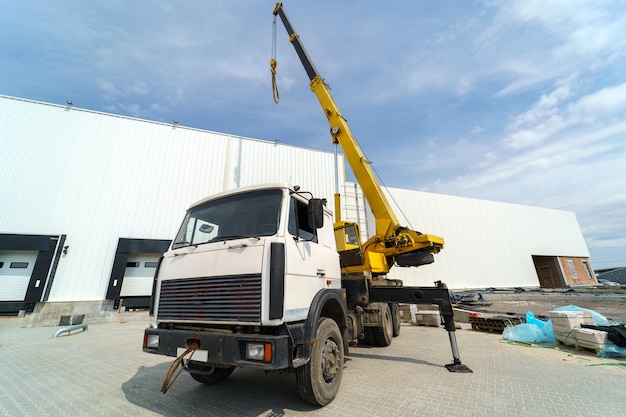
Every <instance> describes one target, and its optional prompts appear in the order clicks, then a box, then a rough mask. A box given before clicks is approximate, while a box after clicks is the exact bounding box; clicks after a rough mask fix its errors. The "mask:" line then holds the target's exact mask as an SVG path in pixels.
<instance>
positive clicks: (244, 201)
mask: <svg viewBox="0 0 626 417" xmlns="http://www.w3.org/2000/svg"><path fill="white" fill-rule="evenodd" d="M282 198H283V192H282V190H280V189H273V190H260V191H251V192H247V193H242V194H235V195H231V196H228V197H223V198H220V199H217V200H213V201H209V202H207V203H205V204H202V205H200V206H197V207H194V208H192V209H190V210H189V211H188V212H187V215H186V216H185V219H184V220H183V224H182V225H181V227H180V230H179V231H178V234H177V235H176V239H175V240H174V244H173V245H172V249H178V248H182V247H185V246H197V245H202V244H204V243H209V242H216V241H222V240H230V239H238V238H243V237H259V236H271V235H274V234H276V232H277V231H278V224H279V221H280V207H281V202H282Z"/></svg>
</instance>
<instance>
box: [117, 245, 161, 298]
mask: <svg viewBox="0 0 626 417" xmlns="http://www.w3.org/2000/svg"><path fill="white" fill-rule="evenodd" d="M159 257H160V255H155V254H152V253H151V254H130V255H128V262H127V263H126V271H125V272H124V280H123V281H122V288H121V290H120V297H122V298H123V297H150V296H151V294H152V281H153V278H154V273H155V271H156V267H157V263H158V262H159Z"/></svg>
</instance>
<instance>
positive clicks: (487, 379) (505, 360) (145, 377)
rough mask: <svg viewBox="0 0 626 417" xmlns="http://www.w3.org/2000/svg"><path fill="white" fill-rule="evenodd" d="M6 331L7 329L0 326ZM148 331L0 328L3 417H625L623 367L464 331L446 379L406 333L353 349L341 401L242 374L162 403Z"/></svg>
mask: <svg viewBox="0 0 626 417" xmlns="http://www.w3.org/2000/svg"><path fill="white" fill-rule="evenodd" d="M0 320H1V319H0ZM147 324H148V323H147V322H144V323H137V322H134V323H116V324H98V325H89V329H88V330H87V331H85V332H82V333H81V332H79V333H74V334H72V335H70V336H65V335H64V336H60V337H58V338H52V335H53V334H54V332H55V331H56V330H57V329H56V328H50V327H44V328H42V327H39V328H11V327H8V328H6V327H3V326H1V325H0V416H68V417H75V416H176V417H178V416H272V417H276V416H331V417H332V416H359V417H360V416H398V417H400V416H438V417H439V416H454V417H482V416H557V417H558V416H568V417H569V416H582V417H587V416H588V417H597V416H607V417H618V416H619V417H623V416H624V415H626V411H625V410H626V366H624V365H626V361H625V360H623V359H608V358H599V357H596V356H594V355H593V354H591V353H587V352H578V351H574V350H570V349H566V348H560V349H557V348H555V347H529V346H524V345H518V344H511V343H507V342H506V341H505V340H503V339H502V337H501V336H500V335H498V334H489V333H481V332H476V331H472V330H459V331H457V339H458V342H459V349H460V353H461V359H462V361H463V363H465V364H466V365H468V366H469V367H470V368H472V370H473V371H474V373H472V374H455V373H449V372H448V371H447V370H446V369H445V368H444V367H443V365H444V364H446V363H449V362H450V361H451V358H452V355H451V352H450V347H449V342H448V336H447V333H446V332H445V331H444V330H443V329H442V328H431V327H418V326H412V325H403V326H402V334H401V335H400V337H398V338H395V339H394V341H393V343H392V345H391V346H389V347H387V348H374V347H359V348H352V349H351V354H350V356H349V357H347V360H346V363H345V371H344V374H343V378H344V379H343V383H342V387H341V389H340V391H339V394H338V396H337V398H336V399H335V401H333V402H332V403H331V404H329V405H328V406H326V407H325V408H315V407H312V406H310V405H308V404H306V403H304V402H302V401H301V400H300V399H299V397H298V393H297V388H296V385H295V377H294V375H292V374H281V375H269V376H268V375H265V374H264V373H262V372H260V371H253V370H241V369H238V370H235V372H234V373H233V375H232V376H231V377H230V378H229V379H228V380H227V381H226V382H224V383H222V384H219V385H215V386H211V387H209V386H204V385H202V384H199V383H197V382H195V381H194V380H193V379H192V378H191V377H190V376H189V375H186V374H185V373H183V374H181V376H180V377H179V378H178V380H177V381H176V382H175V383H174V385H173V386H172V388H171V389H170V390H169V392H168V393H167V394H162V393H161V392H160V388H161V384H162V382H163V377H164V376H165V373H166V372H167V369H168V367H169V364H170V362H171V358H166V357H162V356H157V355H151V354H147V353H143V352H142V351H141V343H142V337H143V329H144V327H146V326H147Z"/></svg>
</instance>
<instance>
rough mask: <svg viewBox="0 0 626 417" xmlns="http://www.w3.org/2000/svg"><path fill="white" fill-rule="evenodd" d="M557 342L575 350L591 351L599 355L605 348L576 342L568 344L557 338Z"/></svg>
mask: <svg viewBox="0 0 626 417" xmlns="http://www.w3.org/2000/svg"><path fill="white" fill-rule="evenodd" d="M556 344H557V345H558V346H565V347H568V348H572V349H574V350H578V351H583V352H589V353H595V354H596V355H599V354H600V352H602V350H603V348H601V347H588V346H581V345H579V344H578V343H574V344H571V345H570V344H566V343H564V342H563V341H561V340H557V341H556Z"/></svg>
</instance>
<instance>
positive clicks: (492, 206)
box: [0, 96, 589, 301]
mask: <svg viewBox="0 0 626 417" xmlns="http://www.w3.org/2000/svg"><path fill="white" fill-rule="evenodd" d="M334 158H335V157H334V155H333V154H332V153H327V152H319V151H314V150H307V149H302V148H296V147H292V146H285V145H282V144H278V143H273V142H265V141H259V140H253V139H247V138H241V137H235V136H230V135H226V134H220V133H214V132H208V131H201V130H197V129H190V128H185V127H182V126H176V125H168V124H163V123H154V122H150V121H144V120H138V119H132V118H126V117H120V116H114V115H109V114H103V113H98V112H91V111H86V110H81V109H76V108H72V107H68V106H58V105H51V104H46V103H39V102H33V101H28V100H21V99H16V98H11V97H6V96H0V233H19V234H46V235H48V234H49V235H54V234H56V235H60V234H65V235H67V240H66V242H65V244H66V245H69V250H68V253H67V255H63V256H62V258H61V260H60V262H59V265H58V269H57V273H56V277H55V281H54V284H53V286H52V290H51V292H50V297H49V301H83V300H102V299H104V297H105V294H106V290H107V283H108V279H109V277H110V274H111V268H112V263H113V258H114V255H115V251H116V247H117V243H118V240H119V238H138V239H171V238H172V237H173V235H174V233H175V232H176V229H177V227H178V224H179V222H180V221H181V219H182V216H183V214H184V212H185V210H186V208H187V207H188V206H189V205H190V204H191V203H193V202H195V201H197V200H199V199H201V198H204V197H206V196H207V195H210V194H213V193H216V192H220V191H223V190H227V189H232V188H236V187H239V186H246V185H252V184H259V183H266V182H286V183H290V184H294V185H300V186H301V187H302V189H303V190H307V191H311V192H313V193H314V195H316V196H318V197H324V198H327V199H328V200H329V202H332V201H333V200H332V198H333V193H334V191H335V184H334V182H335V179H334ZM340 162H342V161H340ZM339 172H340V173H343V172H344V171H343V167H340V171H339ZM342 182H343V178H342ZM342 193H343V194H344V197H343V201H344V203H343V204H344V206H343V214H344V216H345V217H346V220H352V221H360V222H361V223H362V224H363V227H362V231H363V232H364V234H365V233H367V231H368V230H374V227H369V228H368V227H367V224H368V223H369V224H373V223H371V219H369V220H370V221H369V222H368V221H367V217H368V216H371V214H368V210H366V209H365V201H364V199H363V195H362V191H361V190H360V188H359V187H358V186H356V187H355V185H354V184H351V183H346V184H345V185H344V184H342ZM390 193H391V195H392V196H393V200H395V201H396V203H397V204H398V206H399V207H400V209H398V210H397V215H398V217H399V219H400V221H401V223H402V224H405V221H404V219H403V214H404V215H405V216H406V217H407V219H408V222H407V223H406V224H407V225H409V224H411V225H412V227H413V228H415V229H417V230H420V231H422V232H424V233H431V234H435V235H439V236H442V237H443V238H444V239H445V240H446V245H445V248H444V250H443V251H442V252H441V253H440V254H438V255H436V261H435V263H434V264H432V265H428V266H424V267H421V268H399V267H397V268H394V269H392V273H391V277H392V278H399V279H403V280H404V281H405V284H406V285H432V282H433V281H436V280H442V281H444V282H446V283H447V284H448V286H449V287H450V288H454V289H461V288H486V287H518V286H538V279H537V275H536V273H535V270H534V266H533V263H532V255H541V256H580V257H588V256H589V253H588V250H587V247H586V245H585V242H584V240H583V236H582V233H581V231H580V227H579V226H578V223H577V221H576V218H575V216H574V214H573V213H571V212H565V211H559V210H550V209H543V208H537V207H527V206H519V205H513V204H504V203H497V202H491V201H483V200H474V199H468V198H460V197H451V196H445V195H437V194H429V193H421V192H415V191H408V190H400V189H391V190H390ZM331 204H332V203H331ZM392 204H395V203H392Z"/></svg>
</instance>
